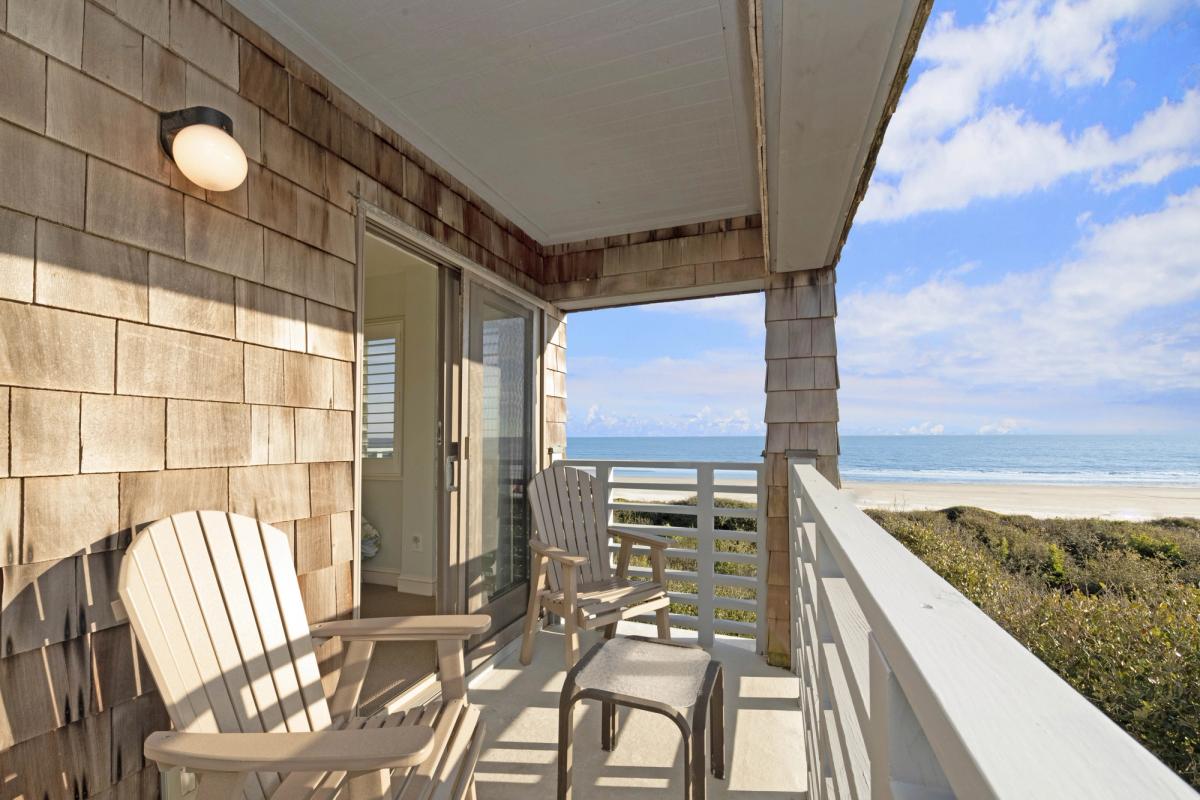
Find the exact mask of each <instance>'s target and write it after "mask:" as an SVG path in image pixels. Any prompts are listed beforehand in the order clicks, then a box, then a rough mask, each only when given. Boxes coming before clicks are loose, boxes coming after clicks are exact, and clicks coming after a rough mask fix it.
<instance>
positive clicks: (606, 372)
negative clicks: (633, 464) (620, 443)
mask: <svg viewBox="0 0 1200 800" xmlns="http://www.w3.org/2000/svg"><path fill="white" fill-rule="evenodd" d="M758 327H759V333H758V336H759V339H758V341H756V342H755V343H754V344H753V346H751V347H747V348H744V349H743V348H738V349H728V350H712V351H706V352H702V353H697V354H696V355H695V356H694V357H691V358H669V357H662V358H651V359H647V360H645V361H639V362H630V361H628V360H625V359H616V358H577V359H573V360H571V361H570V362H569V369H570V377H569V382H568V391H569V392H570V394H571V407H574V408H586V409H588V410H587V413H586V414H585V415H584V416H583V418H582V419H580V418H578V417H575V416H572V417H571V419H570V421H569V429H570V432H571V434H572V435H575V436H586V435H603V434H628V435H639V434H640V435H683V434H690V435H721V434H724V435H738V434H752V433H753V434H756V433H761V432H763V431H764V430H765V429H766V428H765V425H764V424H763V404H764V402H765V400H764V395H763V380H764V372H765V369H766V367H765V364H764V361H763V350H762V339H761V337H762V322H761V320H760V321H759V323H758Z"/></svg>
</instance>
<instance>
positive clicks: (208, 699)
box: [118, 511, 490, 800]
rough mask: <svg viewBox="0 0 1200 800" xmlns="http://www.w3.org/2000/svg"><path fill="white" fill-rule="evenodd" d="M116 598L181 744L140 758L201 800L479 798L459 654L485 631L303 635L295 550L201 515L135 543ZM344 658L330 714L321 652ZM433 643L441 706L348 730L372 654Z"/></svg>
mask: <svg viewBox="0 0 1200 800" xmlns="http://www.w3.org/2000/svg"><path fill="white" fill-rule="evenodd" d="M118 593H119V595H120V598H121V604H122V605H123V606H124V612H125V614H126V615H127V616H128V617H129V621H130V624H131V625H132V626H133V630H134V633H135V634H136V635H137V639H138V642H139V643H140V644H141V647H142V650H143V652H144V653H145V655H146V661H147V662H148V663H149V665H150V670H151V672H152V673H153V674H154V680H155V683H156V684H157V686H158V690H159V692H160V693H161V694H162V699H163V702H164V703H165V704H166V707H167V712H168V713H169V715H170V717H171V723H172V725H173V726H174V728H175V730H174V731H171V732H160V733H154V734H151V736H150V737H149V738H148V739H147V740H146V745H145V753H146V756H147V757H148V758H150V759H152V760H154V761H156V762H158V764H159V765H160V766H162V767H183V768H185V769H187V770H190V771H192V772H194V773H196V775H197V777H198V780H199V782H198V797H199V800H217V798H220V799H221V800H228V799H229V798H239V797H240V798H248V799H250V800H265V799H266V798H271V800H298V799H299V798H333V797H349V798H351V800H360V799H364V798H371V799H372V800H378V799H381V798H385V797H386V798H411V799H412V800H417V799H418V798H419V799H420V800H425V799H426V798H451V799H452V800H462V799H463V798H474V796H475V785H474V777H473V776H474V769H475V762H476V761H477V760H478V758H479V751H480V748H481V746H482V743H483V725H482V723H481V722H480V721H479V710H478V708H477V707H475V706H472V705H471V704H470V702H469V701H468V699H467V688H466V680H465V676H464V670H463V650H462V648H463V640H465V639H467V638H468V637H470V636H473V635H476V634H480V633H483V632H484V631H485V630H487V628H488V625H489V624H490V620H489V618H488V617H487V616H486V615H479V614H476V615H470V616H426V617H394V618H390V619H352V620H339V621H333V622H326V623H321V624H317V625H313V626H311V627H310V626H309V624H308V619H307V617H306V616H305V611H304V604H303V602H302V601H301V595H300V586H299V582H298V581H297V578H296V570H295V567H294V565H293V562H292V552H291V547H290V544H289V542H288V538H287V535H286V534H284V533H283V532H282V531H280V530H279V529H277V528H274V527H272V526H270V525H266V524H263V523H260V522H258V521H256V520H253V519H251V518H249V517H243V516H239V515H237V514H227V513H225V512H221V511H192V512H186V513H182V514H176V515H174V516H172V517H169V518H167V519H162V520H159V521H158V522H155V523H153V524H151V525H150V526H148V527H147V528H146V529H144V530H143V531H142V532H140V533H139V534H138V535H137V536H136V537H135V538H134V541H133V543H132V544H131V545H130V546H129V549H128V550H127V551H126V553H125V557H124V559H123V560H122V562H121V574H120V578H119V583H118ZM335 637H337V638H340V639H341V640H342V641H343V642H344V643H345V658H344V662H343V665H342V669H341V673H340V675H339V676H338V685H337V689H336V692H335V693H334V695H333V696H332V697H331V698H329V699H328V700H327V699H326V697H325V693H324V691H323V689H322V686H321V675H320V672H319V670H318V668H317V658H316V655H315V654H314V651H313V639H314V638H318V639H331V638H335ZM419 640H435V641H436V642H437V653H438V672H439V677H440V680H441V690H442V691H441V697H440V698H439V699H437V700H434V701H432V702H430V703H428V704H426V705H423V706H418V707H415V708H411V709H408V710H407V711H404V712H398V713H391V714H383V715H379V716H373V717H370V718H363V717H356V716H354V710H355V706H356V705H357V703H358V696H359V692H360V691H361V689H362V684H363V679H364V678H365V676H366V670H367V664H368V662H369V661H370V657H371V650H372V648H373V647H374V643H375V642H396V641H419Z"/></svg>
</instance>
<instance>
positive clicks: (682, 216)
mask: <svg viewBox="0 0 1200 800" xmlns="http://www.w3.org/2000/svg"><path fill="white" fill-rule="evenodd" d="M233 2H234V3H235V5H237V6H239V7H240V8H241V9H242V10H243V11H244V12H245V13H246V14H247V15H248V16H250V17H251V19H253V20H255V21H256V22H258V23H259V24H260V25H262V26H263V27H264V28H265V29H266V30H268V31H269V32H270V33H272V34H273V35H274V36H275V37H276V38H277V39H279V40H280V41H281V42H283V43H284V44H285V45H287V46H288V47H290V48H291V49H292V50H293V51H295V52H296V53H297V54H298V55H300V56H301V57H302V58H304V59H305V60H306V61H308V62H309V63H310V64H311V65H312V66H313V67H315V68H316V69H318V70H319V71H321V72H322V73H323V74H325V76H326V77H328V78H330V79H331V80H332V81H333V82H334V83H335V84H337V85H338V86H339V87H340V88H341V89H342V90H344V91H346V92H347V93H349V94H350V95H351V96H352V97H354V98H355V99H356V100H358V101H359V102H360V103H362V104H363V105H364V106H366V107H367V108H368V109H370V110H371V111H372V112H373V113H375V114H376V115H377V116H379V117H380V118H381V119H383V120H384V121H385V122H387V123H388V124H389V125H391V126H393V127H394V128H395V129H396V130H397V131H398V132H399V133H400V134H401V135H403V136H404V137H405V138H407V139H408V140H409V141H411V142H412V143H413V144H414V145H416V146H417V147H418V148H419V149H421V150H422V151H423V152H425V153H426V154H427V155H429V156H430V157H431V158H433V159H434V160H435V161H437V162H438V163H439V164H441V165H442V166H443V167H444V168H446V169H447V170H449V171H450V172H451V173H452V174H454V175H455V177H457V178H458V179H459V180H461V181H463V182H464V183H466V184H467V185H469V186H471V188H472V189H474V190H475V191H476V192H478V193H479V194H480V195H481V196H482V197H484V198H485V199H486V200H488V202H491V203H492V204H493V205H495V206H496V207H497V208H498V209H499V210H500V211H501V212H503V213H504V214H506V215H508V216H509V217H510V218H511V219H513V220H514V221H515V222H517V223H518V224H520V225H522V227H524V228H525V229H526V230H527V231H528V232H529V233H530V234H531V235H532V236H534V237H535V238H537V239H539V240H540V241H542V242H543V243H547V244H549V243H554V242H561V241H572V240H576V239H585V238H592V237H595V236H602V235H610V234H617V233H625V232H630V231H639V230H646V229H651V228H657V227H666V226H670V225H675V224H680V223H685V222H694V221H698V220H708V219H715V218H718V217H725V216H733V215H741V214H749V213H754V212H756V211H758V207H759V201H758V189H757V176H756V173H755V166H754V161H753V153H754V144H753V142H754V138H753V95H752V89H751V83H750V78H749V69H750V67H749V58H748V55H747V53H746V52H745V50H746V47H747V45H746V35H745V31H744V27H745V24H746V23H745V19H744V17H742V16H740V15H739V13H738V10H737V8H738V4H737V2H736V0H355V2H348V3H340V2H329V0H233Z"/></svg>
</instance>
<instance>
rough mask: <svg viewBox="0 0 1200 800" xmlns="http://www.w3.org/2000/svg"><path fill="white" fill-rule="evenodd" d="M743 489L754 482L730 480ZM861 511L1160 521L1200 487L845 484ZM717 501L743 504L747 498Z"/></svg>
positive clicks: (1189, 509)
mask: <svg viewBox="0 0 1200 800" xmlns="http://www.w3.org/2000/svg"><path fill="white" fill-rule="evenodd" d="M655 483H658V484H660V485H661V484H666V483H684V481H681V480H679V479H671V478H666V479H663V478H658V479H656V480H655ZM725 483H726V484H738V485H745V486H746V488H747V491H750V492H752V491H753V484H752V482H750V481H726V482H725ZM843 488H844V490H845V491H847V492H850V493H851V494H852V495H853V496H854V498H855V503H856V504H857V505H858V507H859V508H882V509H887V510H889V511H920V510H924V509H940V508H948V507H950V506H977V507H979V508H986V509H988V510H989V511H995V512H997V513H1000V514H1028V515H1030V516H1033V517H1100V518H1103V519H1126V520H1145V519H1158V518H1161V517H1200V486H1130V485H1119V484H1113V485H1095V484H1092V485H1086V486H1076V485H1067V484H1010V483H873V482H872V483H867V482H858V483H855V482H847V483H846V484H845V485H844V487H843ZM613 495H614V497H620V498H622V499H625V500H634V501H637V500H658V501H663V500H677V499H681V498H683V497H685V496H686V490H682V491H679V492H669V491H663V490H658V489H629V488H620V489H614V490H613ZM719 496H725V497H730V498H733V499H739V500H749V499H751V498H750V497H749V496H748V495H737V494H724V493H722V494H721V495H719Z"/></svg>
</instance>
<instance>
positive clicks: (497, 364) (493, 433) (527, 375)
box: [467, 284, 533, 630]
mask: <svg viewBox="0 0 1200 800" xmlns="http://www.w3.org/2000/svg"><path fill="white" fill-rule="evenodd" d="M532 343H533V314H532V312H530V311H529V310H528V309H526V308H524V307H522V306H521V305H519V304H517V303H515V302H513V301H511V300H509V299H507V298H505V297H502V296H500V295H499V294H496V293H495V292H492V291H490V290H488V289H485V288H483V287H481V286H479V285H477V284H476V285H474V286H472V287H471V314H470V357H469V365H468V368H469V370H470V376H469V381H468V386H469V392H470V398H471V399H470V407H471V420H470V423H471V424H470V430H469V431H468V436H470V437H471V439H472V441H471V443H470V452H469V454H468V458H469V461H470V463H471V470H470V474H471V478H472V489H471V506H472V511H471V513H470V515H469V516H470V519H471V525H470V529H469V531H468V533H467V541H468V548H467V551H468V552H467V594H468V606H469V607H470V608H471V610H473V611H474V610H484V611H487V612H488V613H491V614H492V617H493V629H496V630H498V629H499V628H502V627H503V626H505V625H507V624H508V623H510V622H512V621H513V620H515V619H517V617H519V616H520V614H521V610H522V609H523V607H524V603H525V598H526V596H527V595H526V591H527V588H528V583H529V524H530V523H529V504H528V501H527V499H526V495H525V492H526V484H527V483H528V482H529V479H530V477H531V474H530V472H531V469H530V468H531V461H532V455H533V442H532V422H533V370H532V366H533V358H532V354H533V353H532V351H533V347H532Z"/></svg>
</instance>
